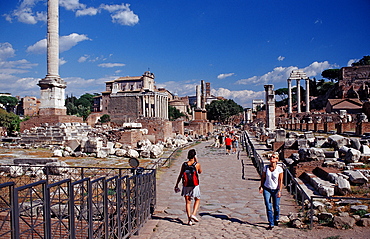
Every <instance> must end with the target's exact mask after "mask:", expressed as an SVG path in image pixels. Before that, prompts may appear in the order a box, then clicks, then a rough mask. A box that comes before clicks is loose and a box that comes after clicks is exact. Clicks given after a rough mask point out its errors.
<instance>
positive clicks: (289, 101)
mask: <svg viewBox="0 0 370 239" xmlns="http://www.w3.org/2000/svg"><path fill="white" fill-rule="evenodd" d="M288 113H289V114H291V113H293V110H292V79H288Z"/></svg>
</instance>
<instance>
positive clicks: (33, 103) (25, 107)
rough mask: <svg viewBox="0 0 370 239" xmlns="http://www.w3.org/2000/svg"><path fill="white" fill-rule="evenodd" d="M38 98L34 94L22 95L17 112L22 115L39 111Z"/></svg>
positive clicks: (36, 113) (33, 114)
mask: <svg viewBox="0 0 370 239" xmlns="http://www.w3.org/2000/svg"><path fill="white" fill-rule="evenodd" d="M39 106H40V100H38V99H37V98H36V97H34V96H25V97H23V98H22V99H21V100H20V102H19V104H18V106H17V114H18V115H23V116H35V115H38V113H39Z"/></svg>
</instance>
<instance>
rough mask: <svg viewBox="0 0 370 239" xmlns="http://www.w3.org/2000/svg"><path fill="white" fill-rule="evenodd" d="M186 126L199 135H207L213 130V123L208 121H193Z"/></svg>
mask: <svg viewBox="0 0 370 239" xmlns="http://www.w3.org/2000/svg"><path fill="white" fill-rule="evenodd" d="M186 128H187V129H189V130H192V131H193V134H197V135H207V133H208V132H213V125H212V123H210V122H207V121H191V122H190V123H189V125H188V126H186Z"/></svg>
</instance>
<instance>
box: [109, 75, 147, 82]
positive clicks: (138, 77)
mask: <svg viewBox="0 0 370 239" xmlns="http://www.w3.org/2000/svg"><path fill="white" fill-rule="evenodd" d="M141 79H142V76H125V77H119V78H117V79H115V80H111V81H106V82H105V83H113V82H119V81H133V80H141Z"/></svg>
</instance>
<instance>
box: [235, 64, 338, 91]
mask: <svg viewBox="0 0 370 239" xmlns="http://www.w3.org/2000/svg"><path fill="white" fill-rule="evenodd" d="M333 67H336V65H332V64H329V62H328V61H324V62H317V61H315V62H313V63H312V64H311V65H309V66H307V67H304V68H301V69H302V70H303V71H304V72H305V73H306V74H307V76H308V77H315V76H317V75H321V72H323V71H324V70H325V69H329V68H333ZM298 69H299V68H298V67H296V66H288V67H282V66H279V67H276V68H275V69H274V70H273V71H270V72H268V73H266V74H264V75H262V76H253V77H250V78H247V79H241V80H238V81H237V82H236V83H235V84H240V85H251V84H252V85H265V84H272V83H279V82H284V81H286V80H287V79H288V78H289V76H290V73H291V72H292V71H293V70H298Z"/></svg>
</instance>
